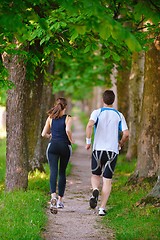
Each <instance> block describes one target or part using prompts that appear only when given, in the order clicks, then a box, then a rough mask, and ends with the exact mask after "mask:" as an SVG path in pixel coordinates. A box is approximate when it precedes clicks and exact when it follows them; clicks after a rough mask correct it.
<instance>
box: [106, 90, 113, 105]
mask: <svg viewBox="0 0 160 240" xmlns="http://www.w3.org/2000/svg"><path fill="white" fill-rule="evenodd" d="M114 100H115V94H114V92H113V91H112V90H106V91H105V92H104V93H103V102H104V103H105V104H107V105H112V104H113V103H114Z"/></svg>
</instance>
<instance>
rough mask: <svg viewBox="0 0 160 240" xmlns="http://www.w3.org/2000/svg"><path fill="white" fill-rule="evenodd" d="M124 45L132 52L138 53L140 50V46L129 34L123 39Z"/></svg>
mask: <svg viewBox="0 0 160 240" xmlns="http://www.w3.org/2000/svg"><path fill="white" fill-rule="evenodd" d="M125 43H126V45H127V46H128V48H129V49H130V50H131V51H132V52H135V51H136V52H138V51H141V50H142V46H141V45H140V43H139V42H138V41H137V39H136V38H135V36H134V35H132V34H131V33H130V34H128V37H127V38H126V39H125Z"/></svg>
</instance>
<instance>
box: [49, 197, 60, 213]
mask: <svg viewBox="0 0 160 240" xmlns="http://www.w3.org/2000/svg"><path fill="white" fill-rule="evenodd" d="M50 211H51V213H53V214H57V212H58V210H57V198H52V199H51V203H50Z"/></svg>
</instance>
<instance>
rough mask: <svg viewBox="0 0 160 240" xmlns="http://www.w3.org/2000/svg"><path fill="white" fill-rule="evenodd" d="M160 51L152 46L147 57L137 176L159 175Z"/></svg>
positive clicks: (149, 176)
mask: <svg viewBox="0 0 160 240" xmlns="http://www.w3.org/2000/svg"><path fill="white" fill-rule="evenodd" d="M159 84H160V51H159V50H157V48H156V47H155V44H152V45H151V47H150V49H149V51H148V52H147V53H146V57H145V75H144V94H143V102H142V115H141V124H140V133H139V140H138V162H137V168H136V172H135V176H136V177H138V178H151V177H155V176H157V174H158V168H159V156H160V127H159V116H160V87H159Z"/></svg>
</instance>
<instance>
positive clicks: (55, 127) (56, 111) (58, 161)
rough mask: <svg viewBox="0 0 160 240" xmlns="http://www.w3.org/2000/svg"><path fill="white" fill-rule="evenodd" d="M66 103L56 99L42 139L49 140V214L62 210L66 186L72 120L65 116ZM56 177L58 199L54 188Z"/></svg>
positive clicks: (71, 141)
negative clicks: (58, 209)
mask: <svg viewBox="0 0 160 240" xmlns="http://www.w3.org/2000/svg"><path fill="white" fill-rule="evenodd" d="M66 107H67V101H66V99H65V98H62V97H61V98H58V99H57V101H56V103H55V105H54V107H53V108H51V109H50V110H49V111H48V112H47V113H48V115H49V116H48V118H47V120H46V123H45V126H44V129H43V131H42V137H46V138H49V139H50V142H49V144H48V147H47V151H46V156H47V159H48V162H49V167H50V190H51V203H50V211H51V213H57V208H63V207H64V205H63V201H62V198H63V196H64V192H65V186H66V168H67V164H68V162H69V159H70V156H71V152H72V148H71V143H73V139H72V132H71V125H72V118H71V116H69V115H66V114H65V111H66ZM57 177H58V199H57V196H56V186H57Z"/></svg>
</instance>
